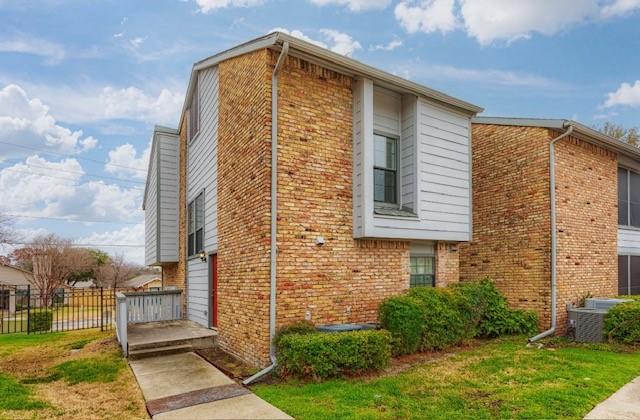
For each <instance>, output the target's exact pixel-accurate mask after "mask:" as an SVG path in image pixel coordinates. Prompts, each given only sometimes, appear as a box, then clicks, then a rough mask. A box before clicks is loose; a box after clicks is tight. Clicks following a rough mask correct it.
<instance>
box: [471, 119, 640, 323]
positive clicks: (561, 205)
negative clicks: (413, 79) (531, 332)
mask: <svg viewBox="0 0 640 420" xmlns="http://www.w3.org/2000/svg"><path fill="white" fill-rule="evenodd" d="M570 127H573V128H572V133H571V135H570V136H567V137H565V138H563V139H561V140H559V141H558V142H557V143H556V144H555V177H556V188H555V191H556V218H557V223H556V232H557V259H556V261H557V316H558V318H557V320H558V332H559V333H563V332H564V331H565V328H566V319H567V312H566V305H567V304H579V303H580V302H581V300H582V299H583V298H584V297H586V296H589V295H591V296H614V295H616V294H617V293H618V291H620V293H626V292H627V291H628V290H627V289H628V284H629V282H631V285H632V292H633V291H635V293H640V264H639V265H638V267H637V268H636V265H635V263H634V266H633V267H634V268H636V270H637V275H635V276H628V275H627V274H625V272H624V271H620V273H619V272H618V264H619V260H621V261H622V260H625V261H628V260H626V259H627V258H630V259H631V261H635V257H627V256H626V255H634V254H637V255H640V253H638V252H637V251H638V250H640V239H639V238H640V235H638V234H637V232H636V231H634V230H633V229H628V228H626V227H624V226H620V227H619V226H618V225H619V224H620V225H626V224H627V223H626V222H624V221H621V222H620V223H618V217H619V216H618V210H619V197H618V177H619V176H620V175H619V172H620V171H626V169H631V170H632V173H635V172H633V170H636V171H637V170H638V168H640V163H638V162H639V161H640V153H639V151H638V149H637V148H635V147H632V146H629V145H627V144H624V143H622V142H619V141H617V140H615V139H613V138H610V137H607V136H605V135H603V134H601V133H599V132H596V131H594V130H592V129H590V128H588V127H585V126H582V125H580V124H578V123H575V122H573V121H565V120H535V119H511V118H476V119H475V120H474V124H473V131H472V133H473V228H474V233H473V240H472V241H471V242H470V243H468V244H462V245H461V246H460V278H461V280H462V281H469V280H476V279H480V278H482V277H485V276H488V277H491V278H493V279H494V280H495V281H496V284H497V285H498V287H499V288H500V289H501V290H502V291H503V292H504V293H505V294H506V296H507V298H508V299H509V302H510V304H511V305H513V306H515V307H520V308H524V309H531V310H534V311H536V312H537V313H538V315H539V316H540V326H541V327H542V328H544V329H546V328H547V327H548V326H549V324H550V313H551V310H550V309H551V194H550V169H549V166H550V162H549V158H550V154H549V153H550V152H549V150H550V148H549V146H550V142H551V141H552V139H554V138H556V137H557V136H559V135H561V134H562V133H564V132H566V131H567V130H568V129H569V128H570ZM619 168H626V169H624V170H623V169H619ZM639 180H640V176H639ZM637 188H638V193H640V182H639V183H638V185H637ZM627 201H628V200H627ZM639 210H640V209H639ZM637 215H638V216H640V211H639V212H638V213H637ZM621 217H622V216H621ZM636 223H638V224H640V217H639V218H638V220H637V222H636ZM619 238H621V239H619ZM625 238H626V239H625ZM638 258H640V257H638ZM621 264H622V263H621ZM629 264H630V263H629ZM619 274H620V279H619ZM625 287H626V289H625Z"/></svg>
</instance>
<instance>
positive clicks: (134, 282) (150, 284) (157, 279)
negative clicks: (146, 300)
mask: <svg viewBox="0 0 640 420" xmlns="http://www.w3.org/2000/svg"><path fill="white" fill-rule="evenodd" d="M120 287H123V288H127V289H135V290H140V291H142V290H148V291H154V290H160V289H162V277H161V276H160V275H159V274H155V273H154V274H141V275H139V276H136V277H134V278H132V279H130V280H127V281H125V282H124V283H122V285H121V286H120Z"/></svg>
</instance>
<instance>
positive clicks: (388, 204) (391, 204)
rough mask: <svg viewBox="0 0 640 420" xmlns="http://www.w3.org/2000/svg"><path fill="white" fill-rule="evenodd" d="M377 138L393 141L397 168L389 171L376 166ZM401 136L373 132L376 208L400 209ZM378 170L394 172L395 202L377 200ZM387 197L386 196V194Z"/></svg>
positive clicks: (374, 199) (374, 196) (374, 200)
mask: <svg viewBox="0 0 640 420" xmlns="http://www.w3.org/2000/svg"><path fill="white" fill-rule="evenodd" d="M376 136H378V137H383V138H385V140H386V141H389V140H393V142H394V145H395V162H394V163H395V168H393V169H389V168H387V167H381V166H378V165H376V159H375V150H376V149H375V148H376ZM385 146H386V142H385ZM399 168H400V136H397V135H393V134H388V133H383V132H380V131H377V130H374V132H373V202H374V205H375V206H376V207H393V208H400V179H399V178H400V170H399ZM376 170H378V171H384V172H385V173H386V172H393V175H394V176H393V178H394V181H395V185H394V188H395V191H394V201H393V202H390V201H380V200H376V192H375V189H376V182H375V177H376ZM385 195H386V194H385Z"/></svg>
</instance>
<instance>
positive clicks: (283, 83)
mask: <svg viewBox="0 0 640 420" xmlns="http://www.w3.org/2000/svg"><path fill="white" fill-rule="evenodd" d="M275 59H276V56H275V55H273V54H272V57H271V64H272V65H273V63H274V62H275ZM279 83H280V92H279V95H280V102H279V118H278V128H279V130H278V136H279V147H278V151H279V153H278V159H279V161H278V165H279V170H278V177H279V180H278V216H279V217H278V325H284V324H288V323H290V322H293V321H296V320H300V319H304V317H305V313H307V312H309V313H310V315H311V317H312V321H313V322H314V323H339V322H365V321H376V320H377V307H378V304H379V303H380V301H381V300H382V299H384V298H385V297H387V296H390V295H393V294H396V293H399V292H400V291H402V290H403V289H406V288H407V287H408V284H409V244H408V243H407V242H403V241H361V240H354V239H353V227H352V220H353V201H352V159H353V156H352V113H353V111H352V94H351V83H352V80H351V78H349V77H345V76H341V75H339V74H337V73H334V72H333V71H330V70H327V69H324V68H321V67H318V66H316V65H313V64H310V63H308V62H306V61H302V60H299V59H296V58H291V57H289V58H287V60H286V62H285V65H284V68H283V71H282V73H281V74H280V82H279ZM318 236H322V237H324V239H325V241H326V242H325V244H324V245H322V246H318V245H316V244H315V239H316V237H318Z"/></svg>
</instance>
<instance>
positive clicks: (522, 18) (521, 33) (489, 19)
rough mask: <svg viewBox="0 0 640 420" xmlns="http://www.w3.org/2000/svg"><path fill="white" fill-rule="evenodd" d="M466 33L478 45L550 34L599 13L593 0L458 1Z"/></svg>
mask: <svg viewBox="0 0 640 420" xmlns="http://www.w3.org/2000/svg"><path fill="white" fill-rule="evenodd" d="M460 6H461V7H460V14H461V16H462V19H463V20H464V26H465V28H466V30H467V34H468V35H469V36H471V37H473V38H475V39H476V40H477V41H478V42H479V43H480V44H482V45H488V44H491V43H492V42H494V41H502V40H503V41H507V42H512V41H515V40H517V39H521V38H525V39H526V38H530V37H531V34H532V33H534V32H537V33H540V34H542V35H553V34H555V33H557V32H559V31H561V30H563V29H566V28H567V27H569V26H570V25H573V24H576V23H579V22H582V21H585V20H587V19H589V18H591V17H594V16H596V15H597V13H598V6H597V4H596V0H572V1H557V0H524V1H512V0H460Z"/></svg>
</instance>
